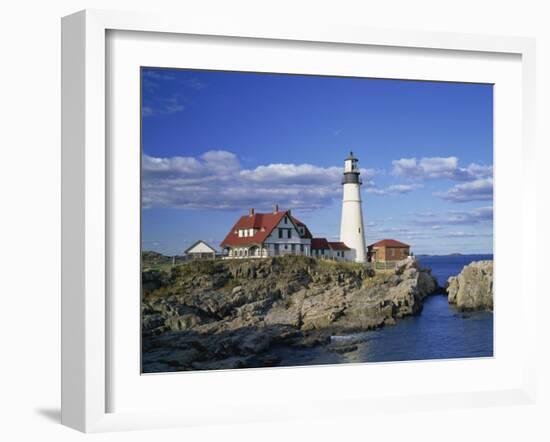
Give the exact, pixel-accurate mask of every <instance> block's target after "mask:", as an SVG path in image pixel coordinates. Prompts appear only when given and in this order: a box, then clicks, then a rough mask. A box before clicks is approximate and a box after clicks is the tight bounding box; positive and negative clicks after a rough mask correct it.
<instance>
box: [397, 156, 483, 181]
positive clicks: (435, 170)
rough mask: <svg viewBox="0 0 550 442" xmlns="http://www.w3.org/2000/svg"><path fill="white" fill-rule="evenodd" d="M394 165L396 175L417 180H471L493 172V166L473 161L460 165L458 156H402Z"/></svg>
mask: <svg viewBox="0 0 550 442" xmlns="http://www.w3.org/2000/svg"><path fill="white" fill-rule="evenodd" d="M392 165H393V169H392V174H393V175H394V176H398V177H402V178H408V179H415V180H427V179H436V178H447V179H451V180H455V181H470V180H475V179H480V178H487V177H491V176H492V174H493V166H486V165H483V164H477V163H472V164H470V165H469V166H468V167H459V164H458V158H457V157H429V158H422V159H420V160H417V159H416V158H401V159H399V160H394V161H392Z"/></svg>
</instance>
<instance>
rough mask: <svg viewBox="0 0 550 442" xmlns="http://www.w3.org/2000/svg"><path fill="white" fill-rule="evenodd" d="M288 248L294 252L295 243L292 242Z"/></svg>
mask: <svg viewBox="0 0 550 442" xmlns="http://www.w3.org/2000/svg"><path fill="white" fill-rule="evenodd" d="M290 250H292V252H293V253H294V252H295V251H296V244H292V245H291V246H290Z"/></svg>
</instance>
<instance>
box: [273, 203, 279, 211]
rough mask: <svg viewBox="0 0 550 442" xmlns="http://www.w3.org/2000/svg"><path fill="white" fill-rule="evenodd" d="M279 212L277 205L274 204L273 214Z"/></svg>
mask: <svg viewBox="0 0 550 442" xmlns="http://www.w3.org/2000/svg"><path fill="white" fill-rule="evenodd" d="M278 211H279V205H278V204H275V207H274V208H273V213H277V212H278Z"/></svg>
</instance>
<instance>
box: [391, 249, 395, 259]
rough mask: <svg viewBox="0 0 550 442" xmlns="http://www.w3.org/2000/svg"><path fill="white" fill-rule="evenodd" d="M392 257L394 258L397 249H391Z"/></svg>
mask: <svg viewBox="0 0 550 442" xmlns="http://www.w3.org/2000/svg"><path fill="white" fill-rule="evenodd" d="M390 255H391V257H392V258H393V257H394V256H395V249H390Z"/></svg>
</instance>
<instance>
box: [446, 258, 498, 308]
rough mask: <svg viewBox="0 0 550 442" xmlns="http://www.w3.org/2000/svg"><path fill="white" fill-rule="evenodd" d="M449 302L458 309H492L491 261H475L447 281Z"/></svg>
mask: <svg viewBox="0 0 550 442" xmlns="http://www.w3.org/2000/svg"><path fill="white" fill-rule="evenodd" d="M447 293H448V301H449V304H456V308H457V309H458V310H460V311H474V310H493V261H489V260H486V261H475V262H472V263H470V264H468V265H467V266H465V267H464V268H463V269H462V271H461V272H460V273H459V274H458V275H457V276H451V277H450V278H449V280H448V281H447Z"/></svg>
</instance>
